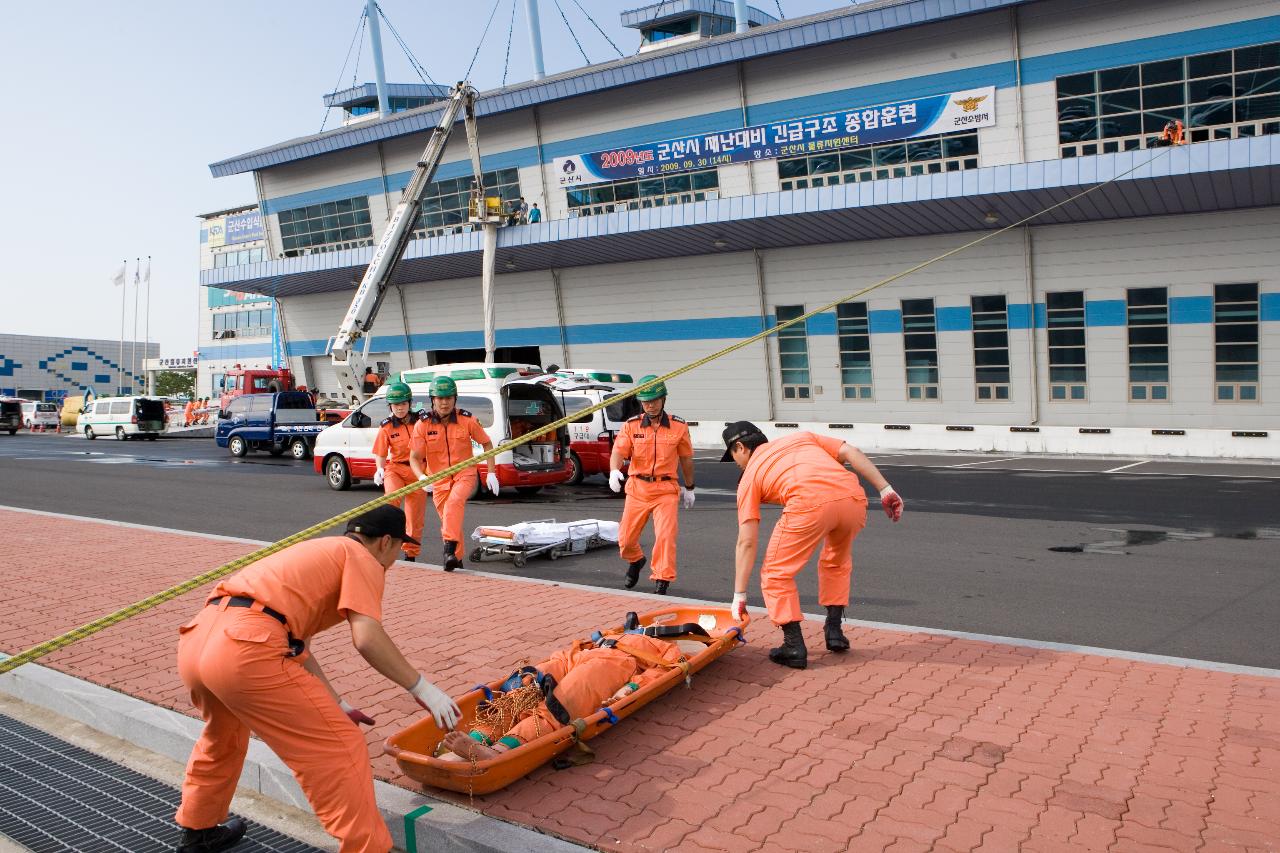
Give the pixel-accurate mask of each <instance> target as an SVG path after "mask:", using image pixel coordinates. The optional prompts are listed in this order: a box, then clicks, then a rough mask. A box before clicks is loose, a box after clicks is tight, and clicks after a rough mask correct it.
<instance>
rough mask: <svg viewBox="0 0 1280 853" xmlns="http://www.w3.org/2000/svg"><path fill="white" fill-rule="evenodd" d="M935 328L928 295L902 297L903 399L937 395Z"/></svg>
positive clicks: (931, 305)
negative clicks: (917, 297)
mask: <svg viewBox="0 0 1280 853" xmlns="http://www.w3.org/2000/svg"><path fill="white" fill-rule="evenodd" d="M937 332H938V329H937V324H936V323H935V321H934V314H933V300H932V299H904V300H902V343H903V349H904V351H905V355H906V363H907V399H908V400H936V399H938V334H937Z"/></svg>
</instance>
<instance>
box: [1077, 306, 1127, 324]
mask: <svg viewBox="0 0 1280 853" xmlns="http://www.w3.org/2000/svg"><path fill="white" fill-rule="evenodd" d="M1127 321H1128V315H1127V313H1126V305H1125V301H1124V300H1123V299H1091V300H1089V301H1088V302H1086V303H1085V304H1084V324H1085V325H1086V326H1123V325H1124V324H1125V323H1126V322H1127Z"/></svg>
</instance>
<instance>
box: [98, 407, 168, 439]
mask: <svg viewBox="0 0 1280 853" xmlns="http://www.w3.org/2000/svg"><path fill="white" fill-rule="evenodd" d="M76 428H77V429H78V430H80V432H82V433H84V437H85V438H89V439H94V438H97V437H98V436H100V435H114V436H115V437H116V438H117V439H119V440H120V441H125V440H127V439H130V438H135V437H137V438H142V437H145V438H147V439H148V440H150V441H155V440H156V438H157V437H158V436H159V435H160V433H162V432H164V401H163V400H160V399H157V398H155V397H99V398H98V399H96V400H94V401H93V402H92V403H90V404H89V405H88V406H86V407H85V408H84V409H83V410H81V412H80V420H79V422H78V423H77V424H76Z"/></svg>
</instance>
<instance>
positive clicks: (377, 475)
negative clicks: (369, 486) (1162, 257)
mask: <svg viewBox="0 0 1280 853" xmlns="http://www.w3.org/2000/svg"><path fill="white" fill-rule="evenodd" d="M382 481H383V476H382V469H381V468H379V469H378V470H377V471H374V472H373V484H374V485H375V486H381V485H382Z"/></svg>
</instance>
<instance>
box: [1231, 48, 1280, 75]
mask: <svg viewBox="0 0 1280 853" xmlns="http://www.w3.org/2000/svg"><path fill="white" fill-rule="evenodd" d="M1277 65H1280V42H1272V43H1271V44H1259V45H1254V46H1253V47H1241V48H1237V49H1236V71H1252V70H1254V69H1256V68H1274V67H1275V66H1277Z"/></svg>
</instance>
